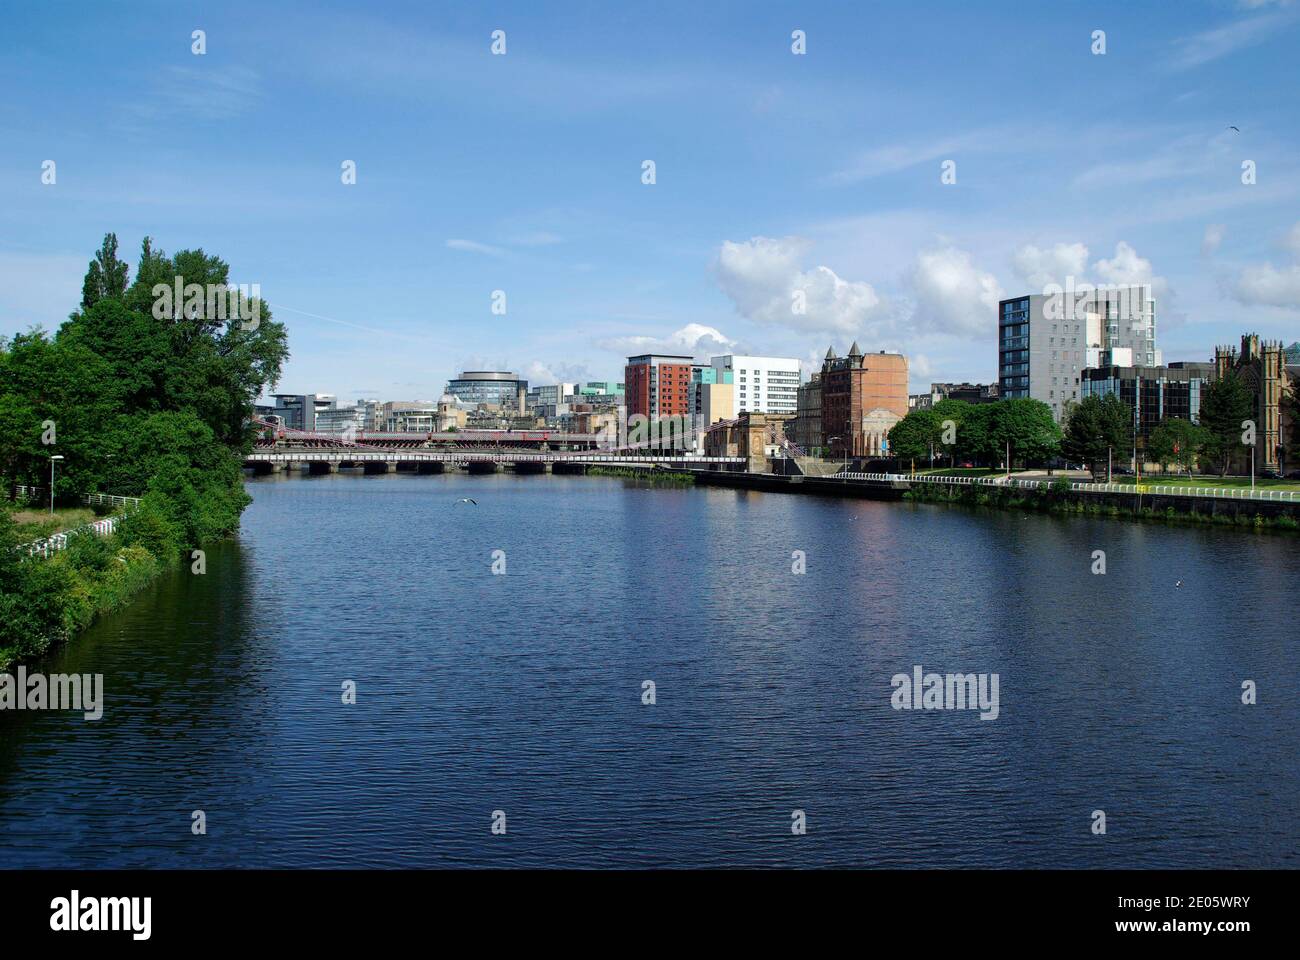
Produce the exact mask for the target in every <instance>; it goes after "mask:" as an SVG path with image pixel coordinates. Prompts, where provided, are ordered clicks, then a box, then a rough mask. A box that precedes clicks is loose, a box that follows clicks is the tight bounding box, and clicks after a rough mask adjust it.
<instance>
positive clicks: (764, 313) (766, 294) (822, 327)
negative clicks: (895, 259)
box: [717, 237, 881, 334]
mask: <svg viewBox="0 0 1300 960" xmlns="http://www.w3.org/2000/svg"><path fill="white" fill-rule="evenodd" d="M807 250H808V243H807V241H805V240H801V239H799V238H797V237H785V238H782V239H773V238H771V237H754V238H752V239H750V240H747V241H744V242H743V243H735V242H732V241H730V240H728V241H727V242H725V243H723V245H722V248H721V250H720V251H719V253H718V263H717V276H718V283H719V285H720V286H721V287H722V290H723V292H724V293H725V294H726V295H727V296H728V297H730V298H731V302H732V303H734V304H735V305H736V310H737V311H738V312H739V313H740V315H741V316H743V317H746V318H747V319H749V320H753V321H754V322H755V323H760V324H765V325H768V326H782V327H788V328H790V329H793V330H799V331H802V332H819V333H825V332H829V333H838V334H853V333H856V332H858V331H860V330H862V329H863V327H864V326H865V325H866V324H867V322H868V321H869V320H871V319H873V318H874V317H877V316H878V315H879V308H880V307H881V299H880V297H879V296H878V295H877V294H876V291H875V289H874V288H873V287H872V286H871V284H869V283H865V282H861V281H848V280H844V279H841V278H840V277H839V276H837V275H836V273H835V271H833V270H832V269H831V268H830V267H825V266H817V267H813V268H812V269H811V270H804V269H803V266H802V260H803V257H804V255H805V254H806V253H807Z"/></svg>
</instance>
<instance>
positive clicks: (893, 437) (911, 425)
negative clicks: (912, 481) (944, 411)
mask: <svg viewBox="0 0 1300 960" xmlns="http://www.w3.org/2000/svg"><path fill="white" fill-rule="evenodd" d="M942 432H943V428H942V426H941V425H940V422H939V417H938V416H937V415H936V414H935V412H934V411H933V410H913V411H912V412H911V413H909V414H908V415H907V416H905V417H904V418H903V419H902V420H899V421H898V423H896V424H894V425H893V427H891V428H890V430H889V452H890V453H892V454H893V455H894V456H895V457H898V458H899V459H901V460H920V459H923V458H926V457H929V455H930V452H931V450H932V449H939V450H940V452H942V450H941V447H940V441H941V439H942V436H941V434H942ZM932 444H933V447H932V446H931V445H932Z"/></svg>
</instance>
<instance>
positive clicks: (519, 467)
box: [513, 460, 551, 474]
mask: <svg viewBox="0 0 1300 960" xmlns="http://www.w3.org/2000/svg"><path fill="white" fill-rule="evenodd" d="M513 466H514V469H515V473H529V474H531V473H550V472H551V465H550V464H549V463H537V462H534V461H531V460H518V461H516V462H515V463H514V465H513Z"/></svg>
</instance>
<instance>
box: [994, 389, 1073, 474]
mask: <svg viewBox="0 0 1300 960" xmlns="http://www.w3.org/2000/svg"><path fill="white" fill-rule="evenodd" d="M989 407H990V411H991V419H990V425H989V426H990V429H989V432H988V434H989V436H988V440H989V445H990V446H991V447H992V448H993V450H994V451H997V450H1002V451H1005V450H1006V449H1007V447H1008V446H1010V449H1011V457H1012V459H1013V460H1014V459H1015V458H1017V457H1019V458H1020V459H1021V460H1022V461H1023V462H1025V463H1027V464H1028V463H1046V462H1047V461H1049V460H1051V459H1052V458H1053V457H1055V456H1056V455H1057V454H1058V453H1059V452H1060V449H1061V428H1060V427H1059V426H1057V423H1056V421H1055V420H1054V419H1053V418H1052V408H1051V407H1049V406H1048V405H1047V404H1045V403H1043V402H1042V401H1041V400H1032V399H1030V398H1028V397H1017V398H1015V399H1007V400H999V401H998V402H997V403H993V404H990V405H989ZM1004 456H1005V453H1004ZM1008 468H1010V464H1008Z"/></svg>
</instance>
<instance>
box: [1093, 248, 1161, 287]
mask: <svg viewBox="0 0 1300 960" xmlns="http://www.w3.org/2000/svg"><path fill="white" fill-rule="evenodd" d="M1092 266H1093V269H1094V270H1096V271H1097V276H1099V277H1101V280H1102V282H1103V283H1151V282H1152V281H1153V280H1154V279H1155V278H1154V277H1153V276H1152V273H1151V261H1150V260H1148V259H1147V258H1146V257H1141V256H1138V252H1137V251H1136V250H1134V249H1133V248H1132V247H1131V246H1129V245H1128V244H1127V243H1125V242H1124V241H1123V240H1121V241H1120V242H1119V243H1117V244H1116V245H1115V256H1114V257H1112V258H1111V259H1110V260H1098V261H1097V262H1096V263H1094V264H1093V265H1092Z"/></svg>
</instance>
